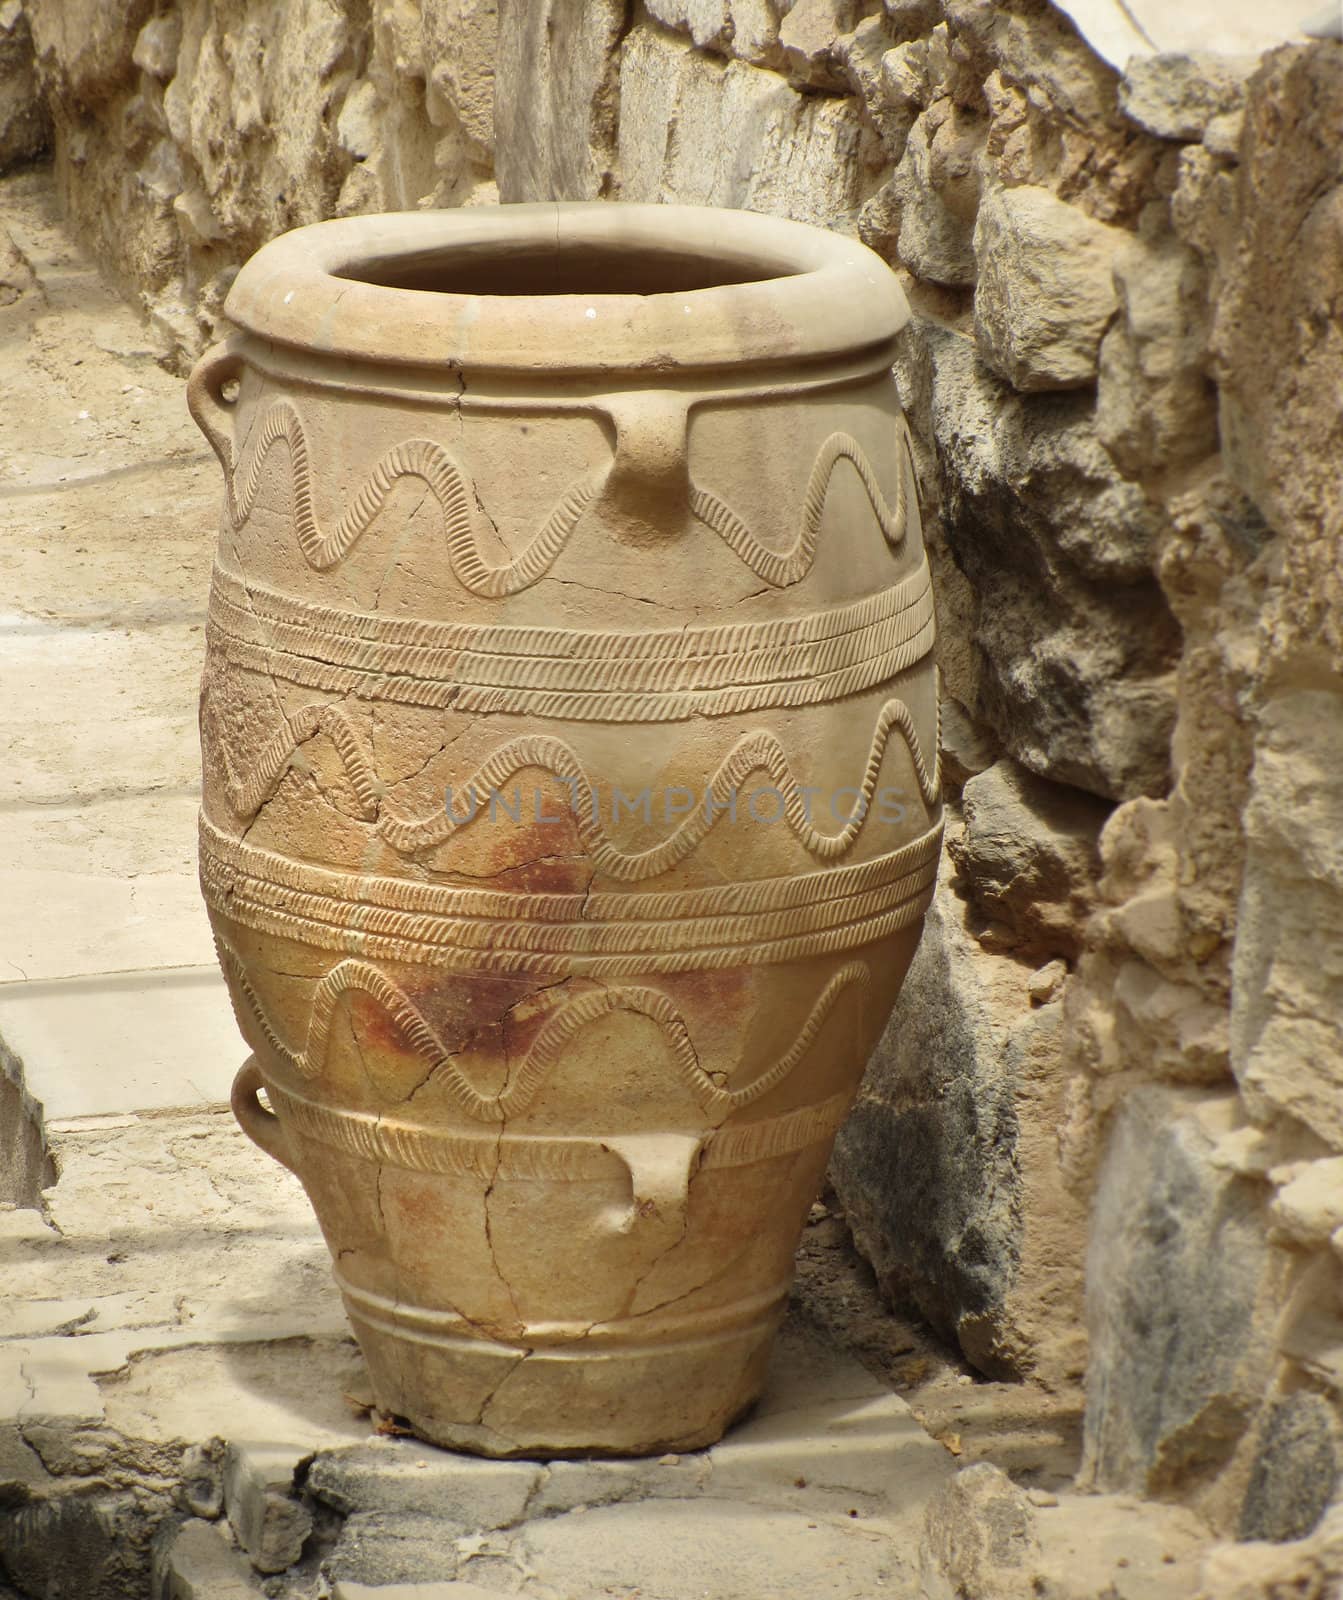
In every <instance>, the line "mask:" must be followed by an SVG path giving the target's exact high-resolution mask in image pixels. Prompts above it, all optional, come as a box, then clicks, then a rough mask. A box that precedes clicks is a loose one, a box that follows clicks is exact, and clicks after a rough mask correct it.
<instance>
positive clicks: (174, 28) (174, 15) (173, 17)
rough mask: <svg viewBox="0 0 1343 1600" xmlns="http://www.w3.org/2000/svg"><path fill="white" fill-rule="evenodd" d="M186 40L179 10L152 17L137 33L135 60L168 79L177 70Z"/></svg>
mask: <svg viewBox="0 0 1343 1600" xmlns="http://www.w3.org/2000/svg"><path fill="white" fill-rule="evenodd" d="M181 43H182V18H181V14H180V13H179V12H176V11H165V12H161V13H160V14H159V15H158V16H154V17H150V19H149V21H148V22H146V23H145V25H144V27H143V28H141V29H140V32H139V33H138V34H137V36H136V40H135V47H134V48H133V49H132V51H131V60H132V61H133V62H134V63H135V65H136V66H137V67H139V69H140V71H141V72H147V73H148V74H149V75H150V77H151V78H158V79H160V80H161V81H162V82H163V83H167V82H168V80H169V79H170V78H171V77H172V75H173V74H174V73H175V72H176V71H177V52H178V49H179V48H180V46H181Z"/></svg>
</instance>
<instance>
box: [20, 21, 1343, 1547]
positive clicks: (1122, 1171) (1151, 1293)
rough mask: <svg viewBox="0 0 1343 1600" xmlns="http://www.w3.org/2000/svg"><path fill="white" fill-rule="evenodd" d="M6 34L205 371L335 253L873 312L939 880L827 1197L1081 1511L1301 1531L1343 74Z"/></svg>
mask: <svg viewBox="0 0 1343 1600" xmlns="http://www.w3.org/2000/svg"><path fill="white" fill-rule="evenodd" d="M11 9H12V7H6V8H4V9H3V10H0V24H3V25H4V26H6V27H9V28H10V29H11V33H13V28H14V26H15V19H13V18H12V19H11V22H10V23H8V24H5V23H3V19H4V17H6V16H7V15H8V14H9V12H10V10H11ZM24 13H25V15H26V19H27V22H28V24H29V26H30V27H31V37H32V41H33V48H34V49H35V52H36V65H37V76H38V79H39V80H40V103H39V102H38V100H35V99H34V96H33V91H32V89H31V85H30V87H29V88H28V89H25V88H24V87H23V83H22V82H20V79H21V77H22V74H23V73H24V72H27V73H29V75H30V78H31V66H30V65H29V64H27V63H26V62H25V61H24V60H23V59H22V52H21V50H18V48H17V46H16V50H15V52H11V55H10V56H4V55H0V86H2V87H0V103H2V104H5V105H8V104H11V103H13V104H20V103H27V104H29V107H30V115H31V118H32V119H33V121H32V126H34V127H39V126H41V125H42V119H43V118H44V117H45V115H46V114H47V113H48V112H49V114H50V118H51V121H52V125H53V127H54V153H55V160H56V164H57V170H58V174H59V178H60V183H61V187H62V192H63V194H64V197H65V202H66V204H67V206H68V209H69V212H70V214H71V216H72V218H73V219H74V220H75V222H76V224H77V226H78V227H79V229H80V230H81V231H82V233H83V235H84V237H85V238H86V239H87V240H88V241H89V243H90V245H91V246H92V248H93V249H94V250H95V251H96V253H97V255H98V258H99V260H100V261H102V262H103V263H104V265H105V267H106V270H107V271H108V272H109V274H111V275H113V276H114V277H115V278H116V279H117V280H118V281H119V282H120V284H121V285H122V286H123V287H124V288H125V289H126V290H127V291H128V292H131V293H134V294H136V295H138V296H139V297H140V298H141V300H142V302H143V304H144V306H145V309H146V312H147V314H148V315H149V317H150V319H151V321H152V322H153V324H154V326H155V328H156V329H157V331H158V334H159V336H160V338H161V340H162V344H163V349H164V356H165V360H168V361H169V362H173V363H176V364H177V365H179V366H181V365H182V364H183V363H185V362H186V360H187V359H188V358H189V357H190V355H191V354H192V353H193V352H194V351H195V350H196V349H198V348H199V346H200V344H201V343H202V342H203V340H205V339H206V338H208V337H209V336H210V334H211V333H212V332H213V330H214V326H215V321H216V318H217V316H218V310H219V306H220V303H221V301H222V297H223V294H224V293H225V292H226V290H227V286H228V283H229V281H230V279H231V276H232V274H233V273H234V271H236V268H237V266H238V264H239V263H240V262H241V261H242V260H243V259H244V258H245V257H246V256H247V255H248V254H249V253H250V252H251V251H252V250H253V249H254V248H255V247H256V246H257V245H258V244H259V243H261V241H262V240H264V239H265V238H267V237H269V236H270V235H272V234H274V233H275V232H277V231H279V230H281V229H283V228H287V227H291V226H293V225H295V224H298V223H303V222H307V221H311V220H314V219H316V218H318V217H323V216H329V215H333V214H346V213H351V212H359V211H367V210H374V209H380V208H397V207H414V206H423V205H456V204H462V205H472V204H480V203H491V202H493V201H495V200H496V199H502V200H505V201H512V200H527V199H536V198H591V197H605V198H611V199H627V200H667V201H687V202H702V203H708V204H718V205H728V206H744V207H749V208H754V209H759V210H766V211H773V212H778V213H781V214H784V215H788V216H791V217H796V218H800V219H802V220H806V221H811V222H817V223H821V224H823V225H826V226H830V227H835V228H838V229H841V230H845V231H851V232H856V233H857V234H858V235H859V236H860V237H862V238H863V239H864V240H866V241H867V242H868V243H869V244H871V245H872V246H873V248H875V249H876V250H878V251H879V252H880V253H881V254H883V255H884V256H885V257H886V259H888V260H889V261H891V262H892V264H894V265H896V266H897V267H898V268H899V270H900V271H901V272H902V273H903V275H904V277H905V281H906V284H907V287H908V290H909V294H910V299H911V302H912V304H913V306H914V308H915V319H914V323H913V325H912V327H911V329H910V331H909V333H908V336H907V337H906V338H905V340H904V348H903V352H902V355H901V360H900V363H899V367H898V369H897V375H898V378H899V381H900V384H901V387H902V391H903V394H904V397H905V400H906V404H907V407H908V410H909V413H910V417H911V423H912V426H913V429H914V433H915V440H916V454H917V461H918V467H919V473H920V479H921V485H922V493H923V497H924V502H925V507H926V523H927V529H928V535H929V539H930V543H931V557H932V560H933V563H934V569H935V576H936V579H937V581H938V595H939V626H940V634H941V644H940V649H941V661H942V668H943V673H944V680H945V687H946V708H945V710H946V715H945V735H944V742H945V752H944V756H945V764H946V771H947V773H948V779H949V789H950V799H951V802H952V826H951V847H950V853H949V859H948V867H947V872H946V874H945V876H944V880H943V882H942V884H941V887H940V889H939V892H938V898H937V902H936V905H935V907H934V911H933V914H932V916H931V917H930V920H929V925H928V930H927V933H926V935H925V938H924V941H923V944H922V946H921V949H920V952H919V956H918V958H917V961H916V965H915V968H914V970H913V972H912V973H911V977H910V980H909V984H908V986H907V992H906V996H905V998H904V1000H903V1002H902V1005H901V1008H900V1011H899V1013H898V1014H897V1016H896V1018H895V1019H894V1021H893V1022H892V1025H891V1028H890V1029H889V1031H888V1033H887V1036H886V1038H885V1040H884V1042H883V1044H882V1046H881V1048H880V1049H879V1051H878V1053H877V1056H876V1058H875V1060H874V1062H873V1064H872V1068H871V1071H870V1073H869V1078H868V1083H867V1086H866V1089H865V1091H864V1094H863V1096H862V1098H861V1100H860V1103H859V1106H858V1108H857V1110H856V1112H855V1115H854V1117H853V1118H852V1120H851V1121H850V1123H849V1125H848V1126H847V1128H846V1130H845V1131H844V1133H843V1135H842V1137H841V1140H840V1143H839V1147H838V1150H837V1155H836V1160H835V1165H834V1173H833V1176H834V1181H835V1183H836V1186H837V1188H838V1190H839V1192H840V1195H841V1197H842V1199H843V1202H844V1204H845V1207H846V1209H847V1211H848V1214H849V1216H850V1219H851V1221H852V1224H853V1227H854V1230H855V1233H856V1236H857V1238H858V1240H859V1242H860V1244H861V1246H862V1248H863V1249H864V1250H865V1252H866V1253H867V1254H868V1255H869V1257H870V1259H871V1260H872V1262H873V1264H874V1266H875V1268H876V1270H877V1272H878V1274H879V1277H880V1278H881V1280H882V1281H883V1283H884V1284H885V1285H886V1286H887V1287H888V1289H889V1290H890V1292H891V1293H892V1294H899V1295H902V1296H907V1297H911V1298H912V1299H913V1300H914V1301H916V1302H917V1304H918V1305H919V1306H920V1307H921V1308H922V1310H923V1311H924V1313H925V1314H926V1316H927V1317H928V1318H929V1319H930V1320H931V1321H932V1322H933V1323H934V1324H935V1325H937V1326H938V1327H939V1328H941V1329H942V1330H944V1331H945V1332H946V1333H947V1334H948V1335H950V1336H954V1337H955V1338H957V1339H958V1340H959V1341H960V1343H961V1345H962V1347H963V1348H964V1350H965V1351H966V1353H967V1355H968V1356H969V1357H970V1359H971V1360H972V1361H973V1362H974V1363H975V1364H976V1365H977V1366H979V1367H980V1368H981V1370H983V1371H984V1372H985V1373H988V1374H992V1375H999V1376H1001V1375H1007V1376H1020V1377H1029V1378H1030V1379H1031V1380H1032V1381H1034V1382H1036V1383H1039V1384H1041V1385H1043V1386H1045V1387H1047V1388H1049V1389H1051V1390H1053V1391H1054V1392H1056V1393H1057V1394H1058V1395H1059V1396H1060V1397H1061V1398H1062V1400H1063V1401H1065V1402H1066V1401H1067V1399H1068V1397H1069V1396H1070V1395H1076V1394H1079V1393H1080V1392H1081V1391H1082V1389H1083V1387H1084V1392H1085V1406H1086V1429H1085V1436H1086V1458H1085V1463H1084V1476H1085V1479H1086V1481H1087V1482H1089V1483H1091V1484H1093V1485H1095V1486H1096V1487H1099V1488H1105V1489H1119V1490H1136V1491H1140V1492H1145V1493H1149V1494H1161V1495H1175V1496H1180V1497H1184V1498H1186V1499H1188V1500H1190V1501H1191V1502H1192V1503H1194V1504H1196V1505H1197V1506H1198V1507H1199V1509H1201V1510H1202V1511H1203V1512H1204V1514H1205V1515H1207V1516H1208V1517H1210V1518H1211V1519H1212V1520H1213V1522H1214V1523H1215V1524H1216V1525H1217V1526H1218V1527H1219V1528H1220V1529H1222V1530H1228V1531H1232V1532H1235V1531H1237V1530H1239V1531H1240V1532H1242V1533H1243V1534H1245V1535H1247V1536H1256V1537H1267V1538H1282V1537H1288V1536H1291V1535H1294V1534H1299V1533H1301V1532H1304V1531H1306V1527H1307V1526H1308V1525H1309V1524H1310V1523H1312V1522H1313V1521H1314V1519H1315V1517H1316V1515H1317V1514H1318V1512H1319V1509H1320V1507H1321V1506H1322V1504H1323V1502H1324V1499H1326V1498H1328V1496H1329V1495H1330V1494H1331V1493H1332V1488H1333V1473H1334V1467H1333V1461H1334V1452H1335V1443H1334V1430H1335V1427H1336V1419H1337V1414H1338V1398H1339V1393H1340V1388H1343V1321H1340V1314H1339V1297H1338V1290H1339V1263H1338V1259H1337V1256H1338V1254H1339V1247H1343V1232H1340V1231H1339V1230H1340V1228H1343V1154H1341V1153H1340V1152H1343V1084H1341V1083H1340V1079H1341V1078H1343V1037H1341V1035H1343V846H1341V845H1340V839H1343V784H1340V775H1343V699H1341V698H1340V696H1341V694H1343V678H1340V666H1341V665H1343V662H1341V661H1340V656H1341V655H1343V604H1341V603H1340V602H1341V601H1343V577H1340V571H1343V568H1341V566H1340V559H1339V558H1340V553H1341V552H1340V548H1339V543H1340V524H1341V523H1343V496H1340V495H1339V493H1338V492H1337V490H1336V487H1335V481H1334V479H1335V474H1336V472H1337V462H1338V460H1339V449H1338V446H1339V437H1338V435H1339V433H1340V431H1343V420H1341V418H1343V413H1341V412H1340V410H1339V407H1338V403H1337V396H1338V392H1339V387H1340V383H1343V333H1341V332H1340V322H1339V315H1338V307H1339V304H1340V299H1341V295H1343V148H1341V147H1340V145H1339V143H1338V140H1337V137H1336V134H1337V129H1338V127H1339V126H1341V125H1343V45H1340V44H1337V43H1325V42H1321V43H1316V44H1311V45H1305V46H1294V47H1284V48H1283V49H1281V50H1278V51H1276V52H1273V53H1271V54H1270V55H1268V56H1267V57H1265V58H1264V59H1263V60H1262V61H1255V60H1245V61H1232V60H1228V59H1226V58H1189V57H1169V56H1167V57H1163V56H1148V57H1139V58H1137V59H1136V60H1135V61H1134V62H1133V63H1132V64H1131V65H1130V67H1129V68H1128V70H1127V71H1126V73H1124V74H1122V75H1121V74H1120V73H1119V72H1118V71H1116V70H1115V69H1114V68H1113V67H1111V66H1110V65H1108V64H1107V63H1106V62H1105V61H1104V60H1102V59H1101V57H1100V56H1099V55H1097V54H1096V53H1095V52H1094V51H1093V50H1092V49H1091V48H1090V46H1089V45H1088V44H1087V43H1086V42H1085V41H1084V40H1083V38H1082V37H1081V36H1080V35H1079V34H1078V32H1077V30H1076V28H1075V27H1074V25H1073V24H1072V22H1071V21H1070V20H1069V19H1068V17H1067V16H1066V15H1065V14H1064V13H1063V11H1062V10H1060V9H1057V8H1056V7H1054V6H1052V5H1050V4H1048V3H1047V0H1008V3H1005V4H997V5H989V4H986V3H982V0H884V3H883V4H876V3H874V0H866V3H864V0H795V3H793V4H791V5H789V4H786V3H784V0H644V3H643V4H640V5H628V4H624V3H618V0H585V3H579V0H528V3H523V0H500V4H499V5H498V7H497V9H496V6H495V5H494V4H493V3H492V0H289V3H284V0H117V3H115V4H107V3H105V0H24ZM14 37H17V35H16V34H15V35H14ZM24 81H29V80H24ZM11 89H12V91H13V92H12V94H11ZM4 95H9V96H10V98H9V100H4V98H3V97H4ZM25 95H26V96H27V101H26V102H25V101H24V96H25ZM32 147H33V146H32V141H31V140H30V142H29V145H28V146H27V147H25V148H26V149H31V148H32ZM1303 1464H1306V1465H1308V1466H1309V1473H1308V1474H1307V1473H1306V1465H1303ZM1303 1474H1305V1476H1303ZM1302 1483H1307V1484H1308V1492H1307V1490H1303V1489H1302V1488H1301V1485H1302ZM1309 1486H1314V1487H1309ZM1321 1486H1323V1487H1321ZM1312 1496H1314V1498H1312ZM1317 1502H1318V1503H1317ZM1303 1507H1304V1508H1305V1509H1304V1510H1303V1509H1302V1508H1303Z"/></svg>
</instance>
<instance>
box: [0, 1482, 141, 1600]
mask: <svg viewBox="0 0 1343 1600" xmlns="http://www.w3.org/2000/svg"><path fill="white" fill-rule="evenodd" d="M100 1490H101V1491H103V1492H99V1491H100ZM151 1503H152V1502H151ZM144 1509H145V1507H144V1505H143V1504H142V1501H141V1498H140V1497H139V1496H137V1495H136V1494H134V1493H132V1492H130V1491H125V1492H121V1491H118V1492H114V1493H108V1492H106V1486H105V1485H104V1484H102V1483H100V1482H97V1481H96V1480H95V1481H94V1482H93V1484H92V1485H91V1486H90V1487H88V1488H86V1489H84V1491H83V1492H80V1491H79V1490H76V1491H74V1492H69V1491H67V1492H64V1493H61V1492H57V1493H54V1494H50V1495H43V1496H41V1497H40V1498H37V1499H34V1500H30V1501H28V1502H27V1503H25V1504H21V1505H3V1504H0V1574H2V1575H3V1577H4V1578H6V1579H8V1580H9V1582H10V1583H12V1584H14V1585H15V1586H16V1587H17V1588H18V1590H19V1592H20V1593H21V1594H24V1595H42V1596H52V1597H56V1596H60V1597H62V1600H64V1597H65V1596H67V1595H68V1596H69V1597H70V1600H75V1597H76V1596H78V1600H122V1596H124V1595H129V1594H136V1593H139V1592H140V1584H141V1583H142V1581H143V1564H142V1555H141V1551H142V1549H143V1542H144V1541H145V1540H146V1538H147V1532H148V1530H147V1529H146V1527H145V1518H144ZM167 1509H168V1507H167V1505H166V1504H160V1506H159V1507H158V1510H159V1514H160V1515H161V1514H162V1513H163V1512H164V1511H166V1510H167Z"/></svg>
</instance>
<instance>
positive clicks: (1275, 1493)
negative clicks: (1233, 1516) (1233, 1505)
mask: <svg viewBox="0 0 1343 1600" xmlns="http://www.w3.org/2000/svg"><path fill="white" fill-rule="evenodd" d="M1337 1482H1338V1421H1337V1418H1336V1417H1335V1414H1334V1411H1333V1408H1332V1407H1331V1406H1330V1405H1329V1403H1328V1402H1327V1401H1326V1400H1325V1399H1323V1398H1322V1397H1321V1396H1320V1395H1317V1394H1311V1393H1310V1392H1309V1391H1308V1390H1305V1391H1302V1392H1300V1393H1298V1394H1293V1395H1289V1396H1288V1397H1287V1398H1286V1399H1285V1400H1280V1401H1279V1402H1278V1403H1277V1404H1276V1405H1275V1406H1273V1408H1272V1409H1271V1410H1270V1411H1269V1414H1268V1421H1267V1423H1266V1424H1265V1426H1264V1431H1263V1433H1262V1435H1261V1437H1260V1440H1259V1448H1258V1450H1257V1451H1256V1453H1255V1458H1254V1465H1253V1466H1252V1467H1251V1469H1250V1481H1249V1484H1248V1485H1247V1487H1246V1490H1245V1501H1244V1504H1243V1505H1242V1507H1241V1513H1240V1526H1239V1528H1238V1530H1237V1537H1239V1538H1241V1539H1271V1540H1273V1541H1275V1542H1279V1543H1281V1542H1283V1541H1286V1540H1288V1539H1304V1538H1306V1536H1307V1535H1308V1534H1311V1533H1313V1532H1314V1531H1315V1528H1316V1525H1317V1524H1318V1523H1319V1520H1320V1518H1321V1517H1322V1516H1323V1515H1324V1511H1325V1508H1326V1507H1327V1506H1328V1504H1329V1502H1330V1501H1331V1500H1332V1499H1333V1496H1334V1488H1335V1485H1336V1484H1337Z"/></svg>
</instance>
